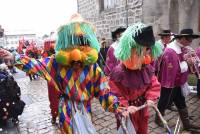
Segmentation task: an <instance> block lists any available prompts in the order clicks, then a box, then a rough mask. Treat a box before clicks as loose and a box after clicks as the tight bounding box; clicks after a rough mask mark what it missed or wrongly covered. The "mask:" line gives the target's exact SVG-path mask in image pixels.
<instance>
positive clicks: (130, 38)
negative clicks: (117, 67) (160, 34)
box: [114, 22, 162, 61]
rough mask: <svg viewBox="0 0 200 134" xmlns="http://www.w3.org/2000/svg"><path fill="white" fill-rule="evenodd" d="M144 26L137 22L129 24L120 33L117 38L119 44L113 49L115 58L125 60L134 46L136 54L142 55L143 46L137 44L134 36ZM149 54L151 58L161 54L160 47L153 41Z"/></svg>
mask: <svg viewBox="0 0 200 134" xmlns="http://www.w3.org/2000/svg"><path fill="white" fill-rule="evenodd" d="M144 27H146V25H145V24H143V23H141V22H138V23H135V24H134V25H132V26H129V27H128V28H127V29H126V31H125V32H124V33H123V34H122V37H121V38H120V40H119V44H118V46H117V48H116V49H115V51H114V55H115V57H116V58H117V59H119V60H122V61H125V60H127V59H129V58H130V57H131V49H132V48H135V49H136V51H137V54H138V55H142V50H143V46H142V45H140V44H138V43H137V42H136V41H135V40H134V37H135V36H136V35H138V34H139V33H141V29H142V28H144ZM151 52H152V53H151V54H152V56H153V58H154V59H155V58H157V57H159V56H160V55H161V54H162V49H161V46H160V44H158V43H155V45H153V46H152V47H151Z"/></svg>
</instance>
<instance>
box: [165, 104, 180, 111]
mask: <svg viewBox="0 0 200 134" xmlns="http://www.w3.org/2000/svg"><path fill="white" fill-rule="evenodd" d="M167 109H168V110H171V111H174V112H177V111H178V110H177V109H176V107H175V106H174V105H171V106H168V107H167Z"/></svg>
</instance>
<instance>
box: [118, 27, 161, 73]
mask: <svg viewBox="0 0 200 134" xmlns="http://www.w3.org/2000/svg"><path fill="white" fill-rule="evenodd" d="M161 53H162V49H161V47H160V45H159V44H157V43H155V38H154V35H153V29H152V27H151V26H146V25H145V24H143V23H136V24H134V25H132V26H130V27H128V28H127V29H126V31H125V32H124V33H123V34H122V37H121V38H120V41H119V45H118V46H117V48H116V49H115V52H114V54H115V57H116V58H117V59H119V60H121V61H122V63H123V64H124V65H125V67H127V68H128V69H131V70H138V69H141V68H142V66H145V65H147V64H150V63H151V62H152V61H153V60H154V59H155V58H157V57H158V56H160V55H161Z"/></svg>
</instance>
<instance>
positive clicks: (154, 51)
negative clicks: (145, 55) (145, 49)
mask: <svg viewBox="0 0 200 134" xmlns="http://www.w3.org/2000/svg"><path fill="white" fill-rule="evenodd" d="M162 53H163V50H162V48H161V44H160V43H158V42H157V41H156V42H155V45H153V46H152V47H151V55H152V56H153V58H154V59H156V58H158V57H159V56H161V54H162Z"/></svg>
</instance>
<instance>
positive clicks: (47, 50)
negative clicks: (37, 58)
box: [42, 39, 56, 58]
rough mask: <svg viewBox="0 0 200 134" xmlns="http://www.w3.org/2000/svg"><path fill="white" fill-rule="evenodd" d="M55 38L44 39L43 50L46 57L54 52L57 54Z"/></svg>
mask: <svg viewBox="0 0 200 134" xmlns="http://www.w3.org/2000/svg"><path fill="white" fill-rule="evenodd" d="M55 43H56V42H55V40H54V39H51V40H50V39H47V40H45V41H44V49H43V52H42V57H43V58H46V57H49V56H51V55H53V54H55Z"/></svg>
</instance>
